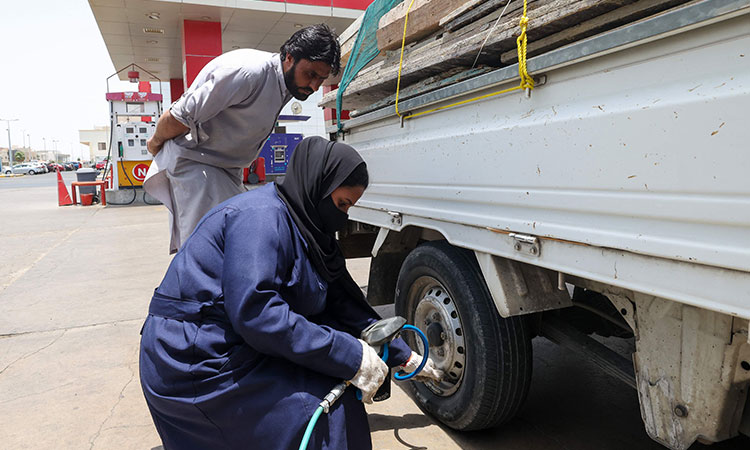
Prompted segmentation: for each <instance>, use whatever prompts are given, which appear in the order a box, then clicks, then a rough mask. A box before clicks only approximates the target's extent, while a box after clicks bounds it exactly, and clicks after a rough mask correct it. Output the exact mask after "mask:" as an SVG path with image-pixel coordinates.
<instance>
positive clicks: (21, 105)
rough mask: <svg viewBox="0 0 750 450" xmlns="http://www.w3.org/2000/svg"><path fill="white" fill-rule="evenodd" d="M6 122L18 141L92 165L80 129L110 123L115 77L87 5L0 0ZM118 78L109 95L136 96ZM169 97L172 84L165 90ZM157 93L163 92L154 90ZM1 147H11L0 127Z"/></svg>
mask: <svg viewBox="0 0 750 450" xmlns="http://www.w3.org/2000/svg"><path fill="white" fill-rule="evenodd" d="M0 11H2V13H1V14H0V17H1V19H0V58H2V59H0V119H18V121H16V122H11V123H10V129H11V143H12V144H13V145H22V144H23V143H24V141H26V140H27V137H26V135H28V139H29V140H30V142H31V148H32V149H34V150H43V146H44V142H45V141H43V140H42V138H45V139H46V146H47V149H53V148H54V143H53V140H57V141H58V142H57V143H56V145H57V150H58V151H59V152H61V153H68V154H70V155H71V159H73V160H76V159H78V158H81V159H83V160H86V159H89V156H88V149H87V147H85V146H83V145H81V144H79V143H78V130H79V129H90V128H93V127H94V126H95V125H107V124H108V122H109V114H108V110H107V102H106V100H105V98H104V96H105V93H106V91H107V85H106V81H105V80H106V78H107V77H108V76H110V75H112V74H113V73H114V72H115V70H116V69H115V68H114V66H113V65H112V61H111V60H110V58H109V54H108V53H107V48H106V47H105V45H104V40H103V39H102V36H101V34H100V32H99V28H98V27H97V25H96V20H94V15H93V13H92V12H91V8H90V7H89V4H88V2H87V1H86V0H26V1H19V0H0ZM135 87H137V85H135V84H130V83H128V82H122V81H119V80H117V79H116V78H113V79H112V80H111V82H110V89H111V90H112V91H114V92H116V91H133V90H137V89H136V88H135ZM162 89H163V90H165V91H166V92H167V93H168V91H169V88H168V84H165V85H164V87H162ZM155 92H158V89H156V90H155ZM0 147H4V148H7V147H8V132H7V123H6V122H4V121H3V122H0Z"/></svg>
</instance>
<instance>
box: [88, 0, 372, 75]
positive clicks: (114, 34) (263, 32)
mask: <svg viewBox="0 0 750 450" xmlns="http://www.w3.org/2000/svg"><path fill="white" fill-rule="evenodd" d="M370 1H371V0H293V1H278V0H190V1H188V0H184V1H180V0H89V4H90V6H91V10H92V11H93V13H94V17H95V19H96V22H97V25H98V26H99V30H100V31H101V33H102V37H103V38H104V43H105V44H106V46H107V51H108V52H109V55H110V57H111V58H112V63H113V64H114V66H115V69H116V70H119V69H121V68H124V67H126V66H127V65H129V64H131V63H135V64H137V65H139V66H141V67H143V68H144V69H146V70H147V71H149V72H151V73H153V74H154V75H155V76H156V77H158V78H159V79H160V80H162V81H169V80H170V79H172V80H177V79H180V80H182V79H183V78H185V79H187V80H189V79H190V78H191V76H190V72H191V69H190V62H189V58H191V57H193V58H204V59H205V58H213V57H215V56H217V53H218V54H220V53H224V52H228V51H231V50H233V49H237V48H254V49H258V50H263V51H269V52H278V51H279V47H280V46H281V45H282V44H283V43H284V42H285V41H286V40H287V39H288V38H289V37H290V36H291V35H292V34H293V33H294V32H295V31H297V30H298V29H300V28H302V27H304V26H307V25H312V24H317V23H325V24H327V25H328V26H329V27H331V28H332V29H333V30H334V32H336V33H337V34H341V32H343V31H344V30H345V29H346V28H347V27H348V26H349V25H350V24H351V23H352V22H353V21H354V19H356V18H357V17H359V15H361V14H362V12H363V11H364V10H365V9H366V8H367V6H368V5H369V3H370ZM186 21H187V22H186ZM199 22H205V24H201V23H199ZM196 25H197V26H196ZM202 25H206V26H202ZM212 26H213V27H212ZM187 33H190V36H189V39H190V40H191V42H193V43H195V42H198V43H200V41H201V39H202V33H206V34H208V35H209V36H207V37H206V42H209V41H211V40H213V41H214V42H218V38H219V36H218V35H217V33H220V40H221V44H220V45H221V49H220V50H219V49H218V48H217V47H218V45H214V48H215V50H213V53H210V52H209V53H207V54H205V55H203V54H201V55H192V54H190V55H187V58H188V62H187V63H186V53H191V51H188V52H186V50H185V44H184V42H185V39H186V38H188V36H186V34H187ZM192 48H195V47H192ZM192 53H195V51H192ZM206 62H207V61H206ZM203 64H205V62H203V63H198V65H200V67H202V65H203ZM186 66H187V68H186ZM186 72H187V74H186ZM120 78H121V79H122V80H127V71H123V72H121V73H120ZM141 79H143V80H148V79H149V78H148V77H147V74H145V73H142V74H141ZM188 83H189V81H187V83H186V84H188Z"/></svg>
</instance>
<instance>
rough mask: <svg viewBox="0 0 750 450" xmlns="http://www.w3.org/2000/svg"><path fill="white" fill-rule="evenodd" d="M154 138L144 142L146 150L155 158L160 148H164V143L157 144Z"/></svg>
mask: <svg viewBox="0 0 750 450" xmlns="http://www.w3.org/2000/svg"><path fill="white" fill-rule="evenodd" d="M154 137H155V136H151V137H150V138H149V139H148V141H146V148H147V149H148V152H149V153H151V155H153V156H156V154H157V153H159V152H160V151H161V148H162V147H164V141H161V142H159V141H157V140H156V139H154Z"/></svg>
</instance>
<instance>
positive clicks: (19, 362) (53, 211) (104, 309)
mask: <svg viewBox="0 0 750 450" xmlns="http://www.w3.org/2000/svg"><path fill="white" fill-rule="evenodd" d="M64 178H65V179H66V181H67V183H68V186H69V184H70V181H72V180H74V179H75V174H74V173H72V172H68V173H65V174H64ZM56 186H57V184H56V176H55V174H45V175H37V176H24V177H15V178H0V306H1V307H2V314H0V418H2V419H1V420H0V448H3V449H84V448H85V449H160V448H161V445H160V441H159V438H158V435H157V434H156V431H155V429H154V427H153V424H152V422H151V418H150V416H149V414H148V410H147V408H146V404H145V401H144V400H143V396H142V393H141V390H140V384H139V381H138V344H139V331H140V327H141V324H142V323H143V320H144V318H145V316H146V312H147V309H148V302H149V299H150V295H151V292H152V291H153V288H154V287H155V286H156V285H157V284H158V283H159V281H160V280H161V278H162V276H163V274H164V272H165V270H166V268H167V266H168V264H169V262H170V259H171V258H170V256H169V255H168V254H167V248H168V228H167V212H166V210H165V209H164V208H163V207H161V206H128V207H113V206H109V207H106V208H105V207H101V206H90V207H81V206H68V207H58V206H57V187H56ZM368 266H369V260H367V259H361V260H352V261H350V269H351V270H352V273H353V275H354V277H355V279H356V280H357V281H358V282H359V283H360V284H361V285H362V286H365V285H366V284H367V270H368ZM381 310H382V311H384V312H385V313H386V314H388V313H389V311H392V308H389V307H384V308H381ZM533 345H534V352H535V354H534V375H533V379H532V384H531V391H530V393H529V397H528V399H527V401H526V403H525V404H524V406H523V408H522V409H521V411H520V413H519V414H518V416H517V417H516V418H515V419H513V420H511V421H510V422H509V423H507V424H505V425H502V426H500V427H498V428H495V429H492V430H485V431H480V432H471V433H458V432H454V431H451V430H448V429H446V428H444V427H441V426H440V425H438V424H436V423H435V421H434V420H433V419H432V418H431V417H429V416H426V415H424V414H423V413H422V412H421V411H420V410H419V408H418V407H417V406H416V405H415V404H414V403H413V402H412V401H411V399H409V398H408V397H407V396H406V394H405V393H404V391H403V390H402V389H401V388H400V387H398V385H394V389H393V397H392V398H391V399H390V400H388V401H385V402H382V403H377V404H374V405H372V406H368V407H367V410H368V413H369V417H370V425H371V430H372V440H373V445H374V448H376V449H393V450H396V449H461V448H464V449H497V448H502V449H517V450H537V449H550V448H554V449H570V450H589V449H590V450H594V449H596V450H600V449H613V450H620V449H621V450H632V449H646V450H649V449H654V450H658V449H661V448H663V447H661V446H660V445H658V444H656V443H655V442H653V441H651V440H650V439H649V438H648V436H647V435H646V433H645V431H644V429H643V425H642V422H641V419H640V410H639V407H638V401H637V396H636V393H635V391H633V390H632V389H631V388H629V387H627V386H626V385H624V384H622V383H621V382H619V381H617V380H615V379H612V378H609V377H607V376H605V375H603V374H601V372H600V371H599V370H598V369H597V368H596V367H595V366H594V365H593V364H590V363H589V362H588V361H586V360H585V359H584V358H582V357H581V356H579V355H577V354H571V353H569V352H567V351H563V350H562V349H560V348H559V347H557V346H555V345H554V344H552V343H550V342H548V341H546V340H544V339H541V338H537V339H534V342H533ZM704 448H706V449H708V448H709V447H707V446H703V445H700V444H696V445H694V446H693V447H691V450H698V449H704ZM710 448H711V449H719V450H729V449H732V450H738V449H747V448H750V439H748V438H745V437H740V438H737V439H733V440H730V441H726V442H723V443H720V444H716V445H713V446H711V447H710Z"/></svg>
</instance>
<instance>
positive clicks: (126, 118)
mask: <svg viewBox="0 0 750 450" xmlns="http://www.w3.org/2000/svg"><path fill="white" fill-rule="evenodd" d="M136 67H137V68H139V69H141V70H143V71H144V72H146V73H148V74H149V75H150V76H151V77H153V78H154V79H156V80H157V81H160V80H159V79H158V78H156V77H155V76H154V75H153V74H151V73H150V72H148V71H146V70H145V69H143V68H141V67H140V66H137V65H136V64H131V65H130V66H128V67H126V68H124V69H121V70H119V71H118V72H115V73H114V74H113V75H111V76H110V77H109V78H112V77H113V76H116V75H117V74H119V73H120V72H122V71H124V70H125V69H127V68H131V69H133V70H130V71H128V78H129V79H130V81H131V82H137V83H138V92H109V78H107V96H106V98H107V102H108V103H109V126H110V140H109V152H108V154H109V156H108V159H109V164H108V169H107V170H108V171H111V172H108V173H105V176H106V175H108V174H111V179H112V183H111V185H110V189H111V191H112V192H109V191H108V192H107V197H108V198H113V199H114V202H117V201H118V198H119V199H120V200H119V202H120V203H122V200H128V199H131V200H130V201H129V202H127V203H128V204H129V203H133V201H134V200H135V199H136V198H137V197H138V193H137V191H139V190H141V189H142V187H143V181H144V180H145V179H146V173H147V172H148V168H149V166H150V165H151V160H152V157H151V154H150V153H149V152H148V149H147V147H146V142H147V141H148V139H149V138H150V137H151V136H152V135H153V134H154V132H155V131H156V121H157V120H158V119H159V117H160V116H161V113H162V95H161V93H159V94H155V93H152V92H151V84H150V83H149V82H147V81H139V79H140V72H138V71H136V70H134V69H135V68H136ZM159 89H161V83H159ZM128 191H130V192H128ZM126 192H127V193H126ZM131 192H132V194H131Z"/></svg>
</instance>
